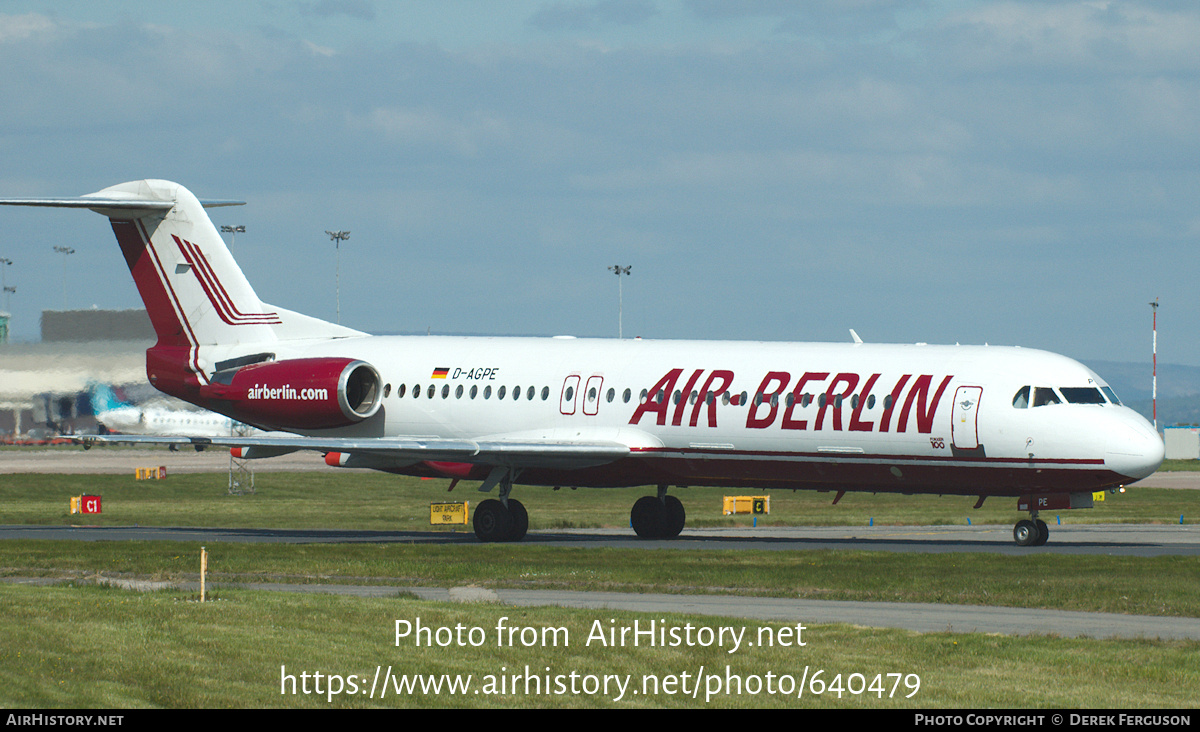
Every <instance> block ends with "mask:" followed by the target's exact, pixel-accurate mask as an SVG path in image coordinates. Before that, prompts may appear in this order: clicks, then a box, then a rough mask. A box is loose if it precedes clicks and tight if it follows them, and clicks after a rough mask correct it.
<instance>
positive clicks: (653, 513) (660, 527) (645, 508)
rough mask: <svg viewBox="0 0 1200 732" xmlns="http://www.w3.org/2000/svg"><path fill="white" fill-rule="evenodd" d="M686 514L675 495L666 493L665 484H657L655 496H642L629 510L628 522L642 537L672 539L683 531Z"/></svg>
mask: <svg viewBox="0 0 1200 732" xmlns="http://www.w3.org/2000/svg"><path fill="white" fill-rule="evenodd" d="M686 521H687V515H686V513H685V512H684V510H683V504H682V503H681V502H680V501H679V499H678V498H676V497H675V496H668V495H667V486H665V485H660V486H658V495H657V496H642V497H641V498H639V499H638V500H637V502H636V503H634V504H633V510H631V511H630V512H629V523H630V524H632V525H633V530H634V531H635V532H636V533H637V535H638V536H639V537H641V538H643V539H674V538H675V537H677V536H679V532H680V531H683V525H684V523H685V522H686Z"/></svg>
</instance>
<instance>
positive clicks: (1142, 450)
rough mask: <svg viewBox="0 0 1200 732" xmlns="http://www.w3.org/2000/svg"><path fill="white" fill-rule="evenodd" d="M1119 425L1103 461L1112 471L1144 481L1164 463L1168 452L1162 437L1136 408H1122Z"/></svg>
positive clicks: (1111, 433)
mask: <svg viewBox="0 0 1200 732" xmlns="http://www.w3.org/2000/svg"><path fill="white" fill-rule="evenodd" d="M1123 409H1124V411H1125V412H1127V414H1121V415H1120V417H1119V420H1118V424H1116V425H1114V428H1113V429H1112V430H1111V431H1110V432H1109V436H1108V446H1107V449H1106V450H1105V452H1104V462H1105V465H1106V466H1107V467H1108V469H1109V470H1112V471H1113V472H1115V473H1119V474H1121V475H1124V476H1126V477H1128V478H1129V482H1131V483H1132V482H1133V481H1135V480H1141V479H1142V478H1145V477H1147V476H1149V475H1152V474H1153V473H1154V471H1156V470H1158V468H1159V466H1160V465H1162V461H1163V457H1164V455H1165V447H1164V446H1163V441H1162V437H1160V436H1159V434H1158V431H1157V430H1155V429H1154V427H1153V426H1151V424H1150V423H1149V422H1147V421H1146V420H1145V418H1144V417H1142V416H1141V415H1140V414H1137V413H1136V412H1134V411H1133V410H1130V409H1128V408H1123Z"/></svg>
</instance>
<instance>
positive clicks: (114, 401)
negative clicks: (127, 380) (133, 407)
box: [88, 381, 130, 414]
mask: <svg viewBox="0 0 1200 732" xmlns="http://www.w3.org/2000/svg"><path fill="white" fill-rule="evenodd" d="M88 391H89V398H90V399H91V401H92V413H93V414H101V413H103V412H110V411H112V410H114V409H120V408H121V407H128V406H130V405H129V403H128V402H125V401H122V400H121V398H120V397H118V396H117V394H116V392H114V391H113V390H112V387H111V386H109V385H108V384H102V383H100V382H98V381H96V382H92V383H91V384H90V386H89V389H88Z"/></svg>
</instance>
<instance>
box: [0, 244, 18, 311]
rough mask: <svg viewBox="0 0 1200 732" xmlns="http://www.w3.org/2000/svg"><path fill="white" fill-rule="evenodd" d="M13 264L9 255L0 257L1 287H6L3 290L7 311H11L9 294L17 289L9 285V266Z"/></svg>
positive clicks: (5, 309)
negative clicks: (10, 287)
mask: <svg viewBox="0 0 1200 732" xmlns="http://www.w3.org/2000/svg"><path fill="white" fill-rule="evenodd" d="M11 265H12V260H11V259H9V258H7V257H0V287H2V288H4V289H3V290H2V291H3V292H4V311H5V312H11V311H10V310H9V308H8V294H9V293H10V292H16V291H17V288H15V287H14V288H12V289H11V290H10V289H9V287H8V268H9V266H11Z"/></svg>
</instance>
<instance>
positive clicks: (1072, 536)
mask: <svg viewBox="0 0 1200 732" xmlns="http://www.w3.org/2000/svg"><path fill="white" fill-rule="evenodd" d="M0 539H67V540H74V541H196V542H210V543H211V542H250V543H255V542H275V543H287V544H311V543H384V544H386V543H405V544H422V543H426V544H477V543H479V540H478V539H476V538H475V535H474V533H472V532H470V531H469V530H462V531H457V532H447V531H355V530H348V529H255V528H242V529H230V528H198V527H156V526H94V527H88V526H80V527H72V526H27V525H26V526H0ZM522 543H523V544H527V545H529V544H532V545H546V546H563V547H573V548H609V549H619V548H624V549H635V548H636V549H675V550H689V549H691V550H699V549H733V550H745V549H758V550H769V551H794V550H798V549H833V550H853V551H891V552H929V553H939V554H941V553H947V552H987V553H991V554H1008V555H1016V556H1025V555H1029V554H1103V555H1112V556H1132V557H1152V556H1197V555H1200V526H1197V525H1194V524H1192V525H1158V526H1153V525H1145V524H1091V525H1074V526H1051V528H1050V541H1049V542H1047V544H1046V545H1045V546H1040V547H1019V546H1017V545H1016V544H1015V543H1014V542H1013V538H1012V528H1011V527H1009V526H994V525H990V526H879V527H846V526H808V527H787V528H780V527H769V528H758V529H751V528H730V529H685V530H684V532H683V534H682V535H681V536H680V537H679V538H677V539H672V540H661V541H654V540H645V539H639V538H637V536H636V535H635V534H634V533H633V531H632V530H631V529H556V530H550V531H531V532H529V534H528V535H527V536H526V537H525V540H524V541H523V542H522Z"/></svg>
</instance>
